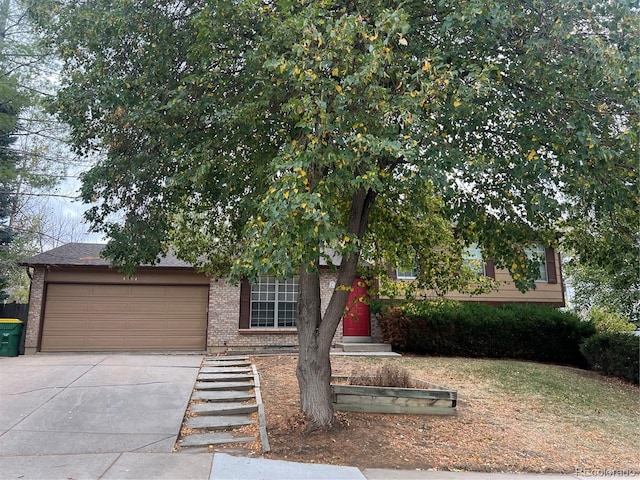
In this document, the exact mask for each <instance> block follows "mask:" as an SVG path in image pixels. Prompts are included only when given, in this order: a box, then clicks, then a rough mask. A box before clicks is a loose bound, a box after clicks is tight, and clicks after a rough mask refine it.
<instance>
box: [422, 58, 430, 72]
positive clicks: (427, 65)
mask: <svg viewBox="0 0 640 480" xmlns="http://www.w3.org/2000/svg"><path fill="white" fill-rule="evenodd" d="M430 68H431V62H429V60H425V61H424V65H422V71H423V72H426V71H427V70H429V69H430Z"/></svg>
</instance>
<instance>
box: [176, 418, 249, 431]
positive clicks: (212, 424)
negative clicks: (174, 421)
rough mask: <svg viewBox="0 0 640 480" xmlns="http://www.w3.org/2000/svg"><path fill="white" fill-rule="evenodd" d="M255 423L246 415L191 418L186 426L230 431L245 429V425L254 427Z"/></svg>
mask: <svg viewBox="0 0 640 480" xmlns="http://www.w3.org/2000/svg"><path fill="white" fill-rule="evenodd" d="M255 423H256V421H255V420H251V419H250V418H249V417H247V416H245V415H221V416H200V417H189V418H187V421H186V422H185V424H184V426H185V427H187V428H197V429H202V430H229V429H231V428H238V427H244V426H245V425H254V424H255Z"/></svg>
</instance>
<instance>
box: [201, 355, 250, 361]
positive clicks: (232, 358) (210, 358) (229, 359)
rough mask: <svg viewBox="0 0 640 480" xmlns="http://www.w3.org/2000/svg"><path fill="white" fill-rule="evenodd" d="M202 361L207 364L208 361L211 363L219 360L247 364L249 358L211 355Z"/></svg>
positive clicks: (244, 356)
mask: <svg viewBox="0 0 640 480" xmlns="http://www.w3.org/2000/svg"><path fill="white" fill-rule="evenodd" d="M204 360H205V362H208V361H211V362H213V361H216V360H219V361H221V362H233V361H236V360H242V361H245V362H247V361H249V357H248V356H247V355H216V356H213V355H211V356H208V357H205V359H204Z"/></svg>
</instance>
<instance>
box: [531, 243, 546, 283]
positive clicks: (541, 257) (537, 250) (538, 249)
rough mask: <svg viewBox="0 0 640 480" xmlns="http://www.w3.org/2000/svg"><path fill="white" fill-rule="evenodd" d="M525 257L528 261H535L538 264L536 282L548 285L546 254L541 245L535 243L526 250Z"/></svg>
mask: <svg viewBox="0 0 640 480" xmlns="http://www.w3.org/2000/svg"><path fill="white" fill-rule="evenodd" d="M526 253H527V257H529V258H530V259H537V260H538V261H539V262H540V271H539V273H538V278H536V280H535V281H536V282H538V283H548V282H549V274H548V273H547V252H546V249H545V247H544V245H543V244H542V243H536V244H532V245H530V246H528V247H527V248H526Z"/></svg>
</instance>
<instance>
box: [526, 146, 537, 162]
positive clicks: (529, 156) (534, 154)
mask: <svg viewBox="0 0 640 480" xmlns="http://www.w3.org/2000/svg"><path fill="white" fill-rule="evenodd" d="M536 154H537V152H536V150H535V148H532V149H531V151H530V152H529V155H527V160H533V159H534V157H535V156H536Z"/></svg>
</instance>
